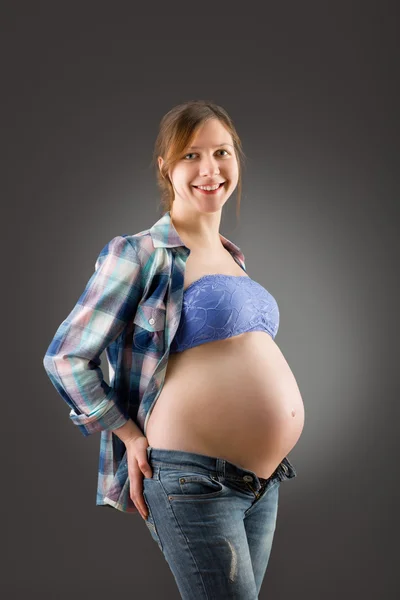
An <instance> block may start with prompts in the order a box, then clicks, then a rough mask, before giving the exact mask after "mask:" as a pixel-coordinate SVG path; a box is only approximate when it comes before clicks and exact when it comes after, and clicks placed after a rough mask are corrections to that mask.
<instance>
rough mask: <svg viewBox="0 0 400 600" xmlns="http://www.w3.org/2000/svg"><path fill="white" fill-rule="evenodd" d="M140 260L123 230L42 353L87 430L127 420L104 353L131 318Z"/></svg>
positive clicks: (136, 299) (74, 415) (80, 424)
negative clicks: (104, 363)
mask: <svg viewBox="0 0 400 600" xmlns="http://www.w3.org/2000/svg"><path fill="white" fill-rule="evenodd" d="M140 278H141V274H140V261H139V258H138V256H137V253H136V250H135V248H134V246H133V245H132V244H131V243H130V242H129V241H128V240H127V239H126V237H125V236H117V237H115V238H113V239H112V240H111V241H110V242H108V243H107V244H106V246H105V247H104V248H103V249H102V251H101V252H100V254H99V256H98V258H97V260H96V263H95V271H94V273H93V274H92V276H91V277H90V279H89V281H88V283H87V284H86V287H85V289H84V291H83V293H82V294H81V296H80V298H79V300H78V302H77V304H76V305H75V307H74V308H73V309H72V311H71V312H70V314H69V315H68V316H67V318H66V319H64V321H63V322H62V323H61V325H60V326H59V327H58V329H57V331H56V333H55V336H54V338H53V340H52V341H51V343H50V345H49V347H48V349H47V351H46V354H45V356H44V359H43V364H44V368H45V370H46V372H47V375H48V376H49V378H50V380H51V382H52V384H53V385H54V387H55V388H56V390H57V392H58V393H59V394H60V395H61V397H62V398H63V399H64V400H65V402H66V403H67V404H68V405H69V407H70V408H71V411H70V413H69V416H70V419H71V420H72V422H73V423H74V424H75V425H77V426H78V427H79V429H80V431H81V432H82V434H83V435H84V436H88V435H90V434H91V433H94V432H96V431H101V430H105V429H111V430H112V429H116V428H118V427H121V426H122V425H124V424H125V423H126V422H127V421H128V420H129V417H128V416H126V415H124V414H123V412H122V410H121V409H120V408H119V406H118V402H117V398H116V393H115V390H114V389H113V388H112V387H110V386H109V385H108V384H107V383H106V381H104V378H103V373H102V371H101V368H100V364H101V361H100V355H101V353H102V352H103V351H104V350H105V348H106V347H107V346H108V345H109V344H110V343H111V342H113V341H114V340H115V339H116V338H117V337H118V335H119V334H120V333H121V332H122V331H123V329H124V328H125V326H126V325H127V323H128V322H129V321H130V320H132V319H133V317H134V315H135V313H136V310H137V305H138V302H139V300H140V287H141V284H140Z"/></svg>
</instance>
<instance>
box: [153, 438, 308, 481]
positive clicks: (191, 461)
mask: <svg viewBox="0 0 400 600" xmlns="http://www.w3.org/2000/svg"><path fill="white" fill-rule="evenodd" d="M147 461H148V463H149V465H151V466H160V467H162V466H167V465H170V466H173V467H174V468H176V469H182V470H183V469H187V467H188V465H190V466H193V467H194V468H196V469H198V470H200V471H201V470H202V469H203V470H204V472H205V473H206V472H209V471H214V473H215V475H217V476H218V475H219V476H222V477H224V478H227V479H231V480H234V481H242V480H244V481H247V482H252V481H254V480H256V481H257V480H258V481H259V482H260V484H263V483H266V482H267V481H269V480H270V479H272V478H273V477H277V478H279V479H280V480H281V481H282V480H283V479H291V478H292V477H296V476H297V473H296V470H295V468H294V466H293V465H292V463H291V462H290V461H289V459H288V458H287V457H286V456H285V458H283V460H282V461H281V462H280V463H279V465H278V466H277V468H276V469H275V471H274V472H273V473H272V475H270V477H268V478H267V479H264V478H262V477H258V476H257V474H256V473H254V471H250V470H249V469H243V468H242V467H240V466H239V465H236V464H234V463H231V462H229V461H228V460H226V459H224V458H219V457H215V456H208V455H206V454H197V453H195V452H185V451H183V450H167V449H165V448H153V447H152V446H148V447H147Z"/></svg>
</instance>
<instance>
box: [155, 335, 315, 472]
mask: <svg viewBox="0 0 400 600" xmlns="http://www.w3.org/2000/svg"><path fill="white" fill-rule="evenodd" d="M303 426H304V406H303V402H302V398H301V395H300V391H299V388H298V386H297V383H296V380H295V378H294V375H293V373H292V371H291V369H290V367H289V365H288V364H287V362H286V360H285V358H284V356H283V354H282V352H281V351H280V349H279V347H278V346H277V344H276V343H275V342H274V340H273V339H272V337H271V336H270V335H269V334H268V333H266V332H263V331H251V332H247V333H242V334H240V335H237V336H234V337H232V338H228V339H226V340H217V341H214V342H209V343H205V344H201V345H199V346H195V347H194V348H189V349H188V350H185V351H184V352H180V353H177V354H171V355H170V356H169V359H168V365H167V372H166V375H165V380H164V384H163V387H162V389H161V392H160V394H159V396H158V398H157V400H156V402H155V404H154V405H153V407H152V411H151V414H150V416H149V419H148V422H147V426H146V437H147V440H148V442H149V445H150V446H152V447H154V448H165V449H170V450H184V451H186V452H195V453H198V454H206V455H208V456H215V457H219V458H224V459H226V460H228V461H230V462H233V463H235V464H236V465H238V466H240V467H242V468H245V469H250V470H251V471H253V472H254V473H256V475H258V476H259V477H264V478H268V477H270V475H271V474H272V473H273V472H274V470H275V469H276V467H277V466H278V464H279V463H280V462H281V461H282V459H283V458H284V457H285V456H286V454H288V453H289V452H290V450H291V449H292V448H293V447H294V446H295V444H296V443H297V441H298V439H299V437H300V435H301V432H302V430H303Z"/></svg>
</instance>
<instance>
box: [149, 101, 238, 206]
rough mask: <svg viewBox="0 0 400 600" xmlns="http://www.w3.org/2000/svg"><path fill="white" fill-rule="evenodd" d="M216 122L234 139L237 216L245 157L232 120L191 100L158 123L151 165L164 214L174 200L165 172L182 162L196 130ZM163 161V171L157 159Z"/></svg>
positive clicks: (213, 106) (218, 109) (207, 104)
mask: <svg viewBox="0 0 400 600" xmlns="http://www.w3.org/2000/svg"><path fill="white" fill-rule="evenodd" d="M213 118H214V119H215V118H216V119H219V121H220V122H221V123H222V125H224V127H225V128H226V129H227V130H228V131H229V133H230V134H231V136H232V139H233V145H234V150H235V154H236V159H237V161H238V168H239V178H238V184H237V205H236V208H237V212H236V216H238V210H239V206H240V199H241V194H242V167H243V166H244V162H245V158H246V156H245V154H244V152H243V150H242V144H241V141H240V138H239V136H238V134H237V131H236V129H235V126H234V125H233V122H232V119H231V118H230V117H229V115H228V113H227V112H226V110H224V109H223V108H222V107H221V106H218V105H217V104H214V103H213V102H209V101H207V100H190V101H188V102H185V103H183V104H179V105H178V106H175V107H174V108H172V109H171V110H170V111H168V112H167V113H166V114H165V115H164V116H163V118H162V119H161V121H160V127H159V132H158V136H157V139H156V142H155V147H154V153H153V160H152V165H154V166H155V167H156V172H157V185H158V188H159V189H160V190H161V203H162V208H163V211H164V212H165V211H167V210H171V208H172V203H173V200H174V189H173V187H172V183H171V180H170V178H169V176H168V171H169V170H170V169H171V168H172V167H173V166H174V165H175V163H176V162H177V161H178V160H179V159H180V158H181V155H182V152H183V151H184V150H185V148H186V147H187V146H188V145H189V144H190V143H191V141H192V140H193V139H194V137H195V134H196V131H197V130H198V129H199V127H200V126H201V125H202V124H203V123H205V122H206V121H208V120H209V119H213ZM159 156H161V157H162V158H163V159H164V164H163V166H162V170H160V168H159V166H158V157H159Z"/></svg>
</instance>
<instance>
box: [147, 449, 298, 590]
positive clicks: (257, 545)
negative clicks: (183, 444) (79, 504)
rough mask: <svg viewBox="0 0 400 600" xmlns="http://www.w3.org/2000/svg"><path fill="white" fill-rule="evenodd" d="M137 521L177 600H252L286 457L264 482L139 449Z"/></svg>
mask: <svg viewBox="0 0 400 600" xmlns="http://www.w3.org/2000/svg"><path fill="white" fill-rule="evenodd" d="M147 460H148V463H149V465H150V466H151V468H152V477H151V478H145V477H144V478H143V496H144V499H145V502H146V504H147V507H148V513H149V514H148V517H147V520H146V521H145V522H146V524H147V527H148V529H149V531H150V533H151V536H152V538H153V539H154V540H155V541H156V542H157V544H158V547H159V549H160V550H161V552H162V553H163V555H164V558H165V560H166V561H167V563H168V565H169V568H170V570H171V571H172V573H173V575H174V577H175V581H176V584H177V586H178V589H179V592H180V594H181V597H182V598H183V599H184V600H203V599H204V600H206V599H207V600H221V599H222V598H231V599H237V600H239V599H240V600H257V598H258V594H259V592H260V588H261V584H262V581H263V578H264V575H265V571H266V569H267V565H268V560H269V556H270V553H271V547H272V541H273V537H274V531H275V525H276V518H277V513H278V494H279V486H280V482H281V481H283V480H285V479H291V478H292V477H296V476H297V473H296V471H295V469H294V467H293V465H292V464H291V463H290V461H289V460H288V458H287V457H285V458H284V459H283V460H282V462H281V463H280V464H279V465H278V467H277V468H276V469H275V471H274V472H273V474H272V475H271V476H270V477H269V478H268V479H262V478H261V477H257V475H256V474H255V473H253V471H249V470H247V469H242V468H241V467H239V466H238V465H236V464H234V463H231V462H229V461H227V460H225V459H223V458H218V457H212V456H207V455H204V454H195V453H192V452H183V451H181V450H166V449H161V448H152V447H151V446H148V448H147Z"/></svg>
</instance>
